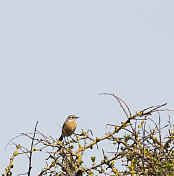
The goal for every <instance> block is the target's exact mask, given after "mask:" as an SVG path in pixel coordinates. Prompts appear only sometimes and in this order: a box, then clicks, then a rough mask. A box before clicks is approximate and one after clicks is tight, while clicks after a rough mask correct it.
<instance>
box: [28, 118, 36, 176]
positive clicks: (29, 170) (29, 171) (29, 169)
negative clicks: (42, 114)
mask: <svg viewBox="0 0 174 176" xmlns="http://www.w3.org/2000/svg"><path fill="white" fill-rule="evenodd" d="M37 124H38V121H37V122H36V125H35V129H34V135H33V138H32V142H31V149H30V156H29V168H28V176H30V173H31V168H32V166H31V158H32V153H33V151H32V150H33V144H34V138H35V135H36V128H37Z"/></svg>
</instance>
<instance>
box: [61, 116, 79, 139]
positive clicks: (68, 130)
mask: <svg viewBox="0 0 174 176" xmlns="http://www.w3.org/2000/svg"><path fill="white" fill-rule="evenodd" d="M78 118H79V117H77V116H75V115H69V116H68V117H67V119H66V121H65V122H64V124H63V126H62V134H61V136H60V138H59V141H62V140H63V138H64V137H68V136H71V135H72V134H73V133H74V131H75V130H76V119H78Z"/></svg>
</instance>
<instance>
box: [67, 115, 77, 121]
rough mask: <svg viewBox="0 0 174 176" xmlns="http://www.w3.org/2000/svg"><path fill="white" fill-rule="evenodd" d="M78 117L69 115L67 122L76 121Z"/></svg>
mask: <svg viewBox="0 0 174 176" xmlns="http://www.w3.org/2000/svg"><path fill="white" fill-rule="evenodd" d="M78 118H79V117H77V116H75V115H69V116H68V118H67V120H68V121H76V119H78Z"/></svg>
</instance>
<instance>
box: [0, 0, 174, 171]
mask: <svg viewBox="0 0 174 176" xmlns="http://www.w3.org/2000/svg"><path fill="white" fill-rule="evenodd" d="M173 7H174V1H173V0H168V1H161V0H153V1H150V0H146V1H139V0H136V1H135V0H132V1H130V0H125V1H118V0H93V1H91V0H88V1H82V0H78V1H77V0H74V1H70V0H66V1H57V0H52V1H45V0H37V1H33V0H30V1H23V0H17V1H12V0H9V1H0V118H1V125H0V139H1V145H0V158H1V159H0V171H1V172H0V173H2V172H3V171H4V170H3V169H4V168H5V167H6V166H7V164H8V163H9V157H10V156H11V154H12V152H14V147H13V146H9V147H8V148H7V150H6V151H5V146H6V144H7V143H8V141H9V140H10V139H11V138H13V137H14V136H16V135H18V134H20V133H21V132H32V131H33V129H34V125H35V123H36V121H37V120H39V125H38V128H39V130H40V131H42V132H43V133H45V134H47V135H49V136H53V137H57V138H58V137H59V135H60V131H61V128H60V127H59V126H61V125H62V123H63V122H64V120H65V119H66V117H67V116H68V115H69V114H76V115H78V116H80V117H81V118H80V119H78V127H77V132H78V131H80V130H81V129H84V130H86V129H91V130H93V132H94V134H95V135H96V136H102V135H104V134H105V131H106V128H105V127H106V124H107V123H113V124H117V123H118V124H119V122H120V121H123V120H125V119H126V117H125V116H124V114H123V113H122V111H121V109H120V107H119V105H118V103H116V102H115V100H114V99H113V98H112V97H107V96H99V95H98V94H99V93H102V92H108V93H115V94H116V95H117V96H119V97H121V98H122V99H124V100H125V101H126V102H127V104H128V105H129V106H130V108H131V110H132V112H135V111H136V110H141V109H143V108H145V107H148V106H151V105H157V104H162V103H165V102H167V103H168V107H169V108H174V103H173V101H174V94H173V91H174V80H173V76H174V10H173ZM165 118H166V119H165ZM163 120H164V122H166V121H167V116H166V117H164V119H163ZM56 123H57V124H58V125H59V126H58V125H56ZM96 124H97V125H96ZM23 142H24V143H25V141H23ZM16 162H19V161H16Z"/></svg>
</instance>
